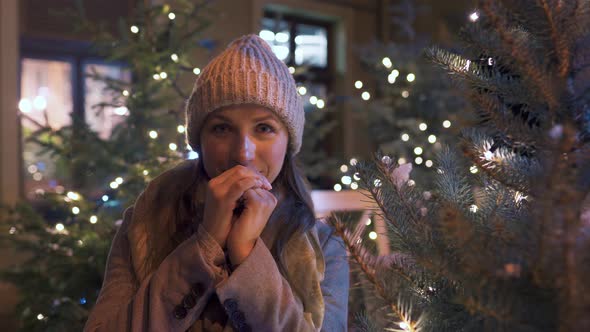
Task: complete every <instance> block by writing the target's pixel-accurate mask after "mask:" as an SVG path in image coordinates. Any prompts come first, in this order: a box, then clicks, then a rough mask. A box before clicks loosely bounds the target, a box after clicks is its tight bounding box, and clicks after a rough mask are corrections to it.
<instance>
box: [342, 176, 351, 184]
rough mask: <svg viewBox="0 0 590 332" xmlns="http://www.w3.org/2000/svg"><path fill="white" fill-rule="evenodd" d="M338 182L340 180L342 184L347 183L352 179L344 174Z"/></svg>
mask: <svg viewBox="0 0 590 332" xmlns="http://www.w3.org/2000/svg"><path fill="white" fill-rule="evenodd" d="M340 182H342V184H345V185H349V184H351V183H352V179H351V178H350V176H348V175H345V176H343V177H342V178H341V179H340Z"/></svg>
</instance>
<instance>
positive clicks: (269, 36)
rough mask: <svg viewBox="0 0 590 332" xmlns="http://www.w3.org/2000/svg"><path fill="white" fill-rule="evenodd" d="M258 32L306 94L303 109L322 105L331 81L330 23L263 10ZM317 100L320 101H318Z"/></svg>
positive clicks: (301, 91) (301, 90)
mask: <svg viewBox="0 0 590 332" xmlns="http://www.w3.org/2000/svg"><path fill="white" fill-rule="evenodd" d="M259 35H260V37H261V38H262V39H264V40H265V41H266V42H267V43H268V44H269V45H270V46H271V48H272V50H273V51H274V53H275V54H276V55H277V57H278V58H279V59H281V60H282V61H284V62H285V64H286V65H287V66H289V67H290V69H291V71H292V73H293V74H294V77H295V81H296V82H297V83H298V85H299V93H300V94H301V95H305V96H307V98H303V100H304V101H305V105H304V106H305V109H306V110H310V109H315V108H316V107H319V108H323V104H324V100H325V98H326V97H327V95H328V92H329V89H330V83H331V75H330V62H329V59H330V56H329V50H330V47H329V46H330V45H329V41H330V37H329V36H330V24H329V23H327V22H322V21H317V20H311V19H307V18H304V17H299V16H291V15H286V14H283V13H280V12H275V11H266V12H265V14H264V17H263V18H262V22H261V30H260V33H259ZM302 87H303V89H302ZM314 97H315V98H314ZM317 100H321V102H320V103H319V104H318V103H317Z"/></svg>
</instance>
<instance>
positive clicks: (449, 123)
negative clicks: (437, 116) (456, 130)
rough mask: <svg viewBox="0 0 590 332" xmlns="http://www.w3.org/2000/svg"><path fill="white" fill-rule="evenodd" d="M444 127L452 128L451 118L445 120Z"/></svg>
mask: <svg viewBox="0 0 590 332" xmlns="http://www.w3.org/2000/svg"><path fill="white" fill-rule="evenodd" d="M443 127H445V128H450V127H451V121H449V120H445V121H443Z"/></svg>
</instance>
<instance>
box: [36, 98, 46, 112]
mask: <svg viewBox="0 0 590 332" xmlns="http://www.w3.org/2000/svg"><path fill="white" fill-rule="evenodd" d="M33 107H35V108H36V109H37V110H39V111H42V110H44V109H46V108H47V99H45V97H43V96H37V97H35V99H33Z"/></svg>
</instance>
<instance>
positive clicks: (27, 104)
mask: <svg viewBox="0 0 590 332" xmlns="http://www.w3.org/2000/svg"><path fill="white" fill-rule="evenodd" d="M18 109H19V110H20V111H21V112H23V113H29V112H30V111H32V110H33V104H32V103H31V101H30V100H28V99H27V98H23V99H21V100H20V101H19V102H18Z"/></svg>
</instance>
